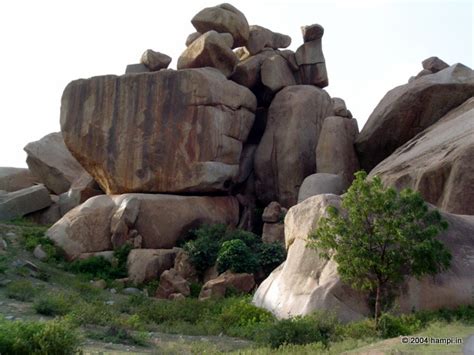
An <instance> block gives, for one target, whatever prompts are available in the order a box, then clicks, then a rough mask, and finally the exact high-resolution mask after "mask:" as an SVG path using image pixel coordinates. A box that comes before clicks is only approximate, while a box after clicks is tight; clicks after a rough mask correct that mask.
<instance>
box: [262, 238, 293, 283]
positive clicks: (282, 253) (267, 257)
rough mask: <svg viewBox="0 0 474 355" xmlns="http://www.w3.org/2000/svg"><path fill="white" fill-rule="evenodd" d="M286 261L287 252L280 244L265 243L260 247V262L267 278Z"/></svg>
mask: <svg viewBox="0 0 474 355" xmlns="http://www.w3.org/2000/svg"><path fill="white" fill-rule="evenodd" d="M285 259H286V250H285V248H284V247H283V245H281V244H280V243H277V242H275V243H269V244H266V243H263V244H262V245H260V248H259V253H258V260H259V264H260V267H261V268H262V271H263V272H264V274H265V276H267V275H269V274H270V273H271V272H272V271H273V270H274V269H275V268H276V267H278V266H279V265H280V264H281V263H282V262H284V261H285Z"/></svg>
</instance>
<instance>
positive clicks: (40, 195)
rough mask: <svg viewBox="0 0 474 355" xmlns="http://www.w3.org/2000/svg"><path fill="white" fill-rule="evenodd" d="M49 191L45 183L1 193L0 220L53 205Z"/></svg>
mask: <svg viewBox="0 0 474 355" xmlns="http://www.w3.org/2000/svg"><path fill="white" fill-rule="evenodd" d="M51 203H52V201H51V197H50V196H49V191H48V189H47V188H46V187H44V185H35V186H31V187H27V188H24V189H21V190H18V191H14V192H9V193H6V194H1V195H0V221H8V220H11V219H14V218H19V217H22V216H24V215H26V214H28V213H31V212H35V211H39V210H42V209H44V208H46V207H48V206H49V205H51Z"/></svg>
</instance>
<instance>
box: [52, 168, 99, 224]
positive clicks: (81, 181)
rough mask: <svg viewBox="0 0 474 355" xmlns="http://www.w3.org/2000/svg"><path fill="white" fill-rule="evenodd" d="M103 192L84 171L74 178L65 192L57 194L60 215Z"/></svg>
mask: <svg viewBox="0 0 474 355" xmlns="http://www.w3.org/2000/svg"><path fill="white" fill-rule="evenodd" d="M103 193H104V192H103V191H102V190H101V189H100V187H99V185H98V184H97V183H96V182H95V180H94V179H93V178H92V176H90V175H89V174H88V173H87V172H84V173H83V174H82V175H81V176H79V177H78V178H77V179H76V180H74V182H73V183H72V185H71V188H70V189H69V190H68V191H67V192H64V193H62V194H61V195H59V202H58V205H59V208H60V212H61V216H64V215H65V214H66V213H67V212H69V211H70V210H72V209H73V208H74V207H76V206H79V205H80V204H81V203H83V202H85V201H87V200H88V199H89V198H91V197H94V196H97V195H102V194H103Z"/></svg>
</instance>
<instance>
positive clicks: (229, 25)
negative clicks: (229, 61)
mask: <svg viewBox="0 0 474 355" xmlns="http://www.w3.org/2000/svg"><path fill="white" fill-rule="evenodd" d="M191 23H192V24H193V26H194V28H195V29H196V30H197V31H198V32H200V33H206V32H207V31H212V30H214V31H216V32H219V33H230V34H231V35H232V37H233V38H234V48H235V47H242V46H245V45H246V44H247V40H248V38H249V24H248V22H247V19H246V18H245V15H244V14H243V13H242V12H240V11H239V10H238V9H236V8H235V7H234V6H232V5H231V4H226V3H224V4H220V5H217V6H213V7H207V8H205V9H203V10H201V11H200V12H198V13H197V14H196V15H195V16H194V17H193V19H192V20H191Z"/></svg>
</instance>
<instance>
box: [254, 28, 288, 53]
mask: <svg viewBox="0 0 474 355" xmlns="http://www.w3.org/2000/svg"><path fill="white" fill-rule="evenodd" d="M290 44H291V37H290V36H287V35H284V34H281V33H277V32H272V31H270V30H269V29H268V28H265V27H262V26H257V25H253V26H250V34H249V39H248V42H247V45H246V46H245V47H246V48H247V50H248V52H249V53H250V54H251V55H254V54H257V53H259V52H261V51H262V49H263V48H272V49H278V48H286V47H288V46H289V45H290Z"/></svg>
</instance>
